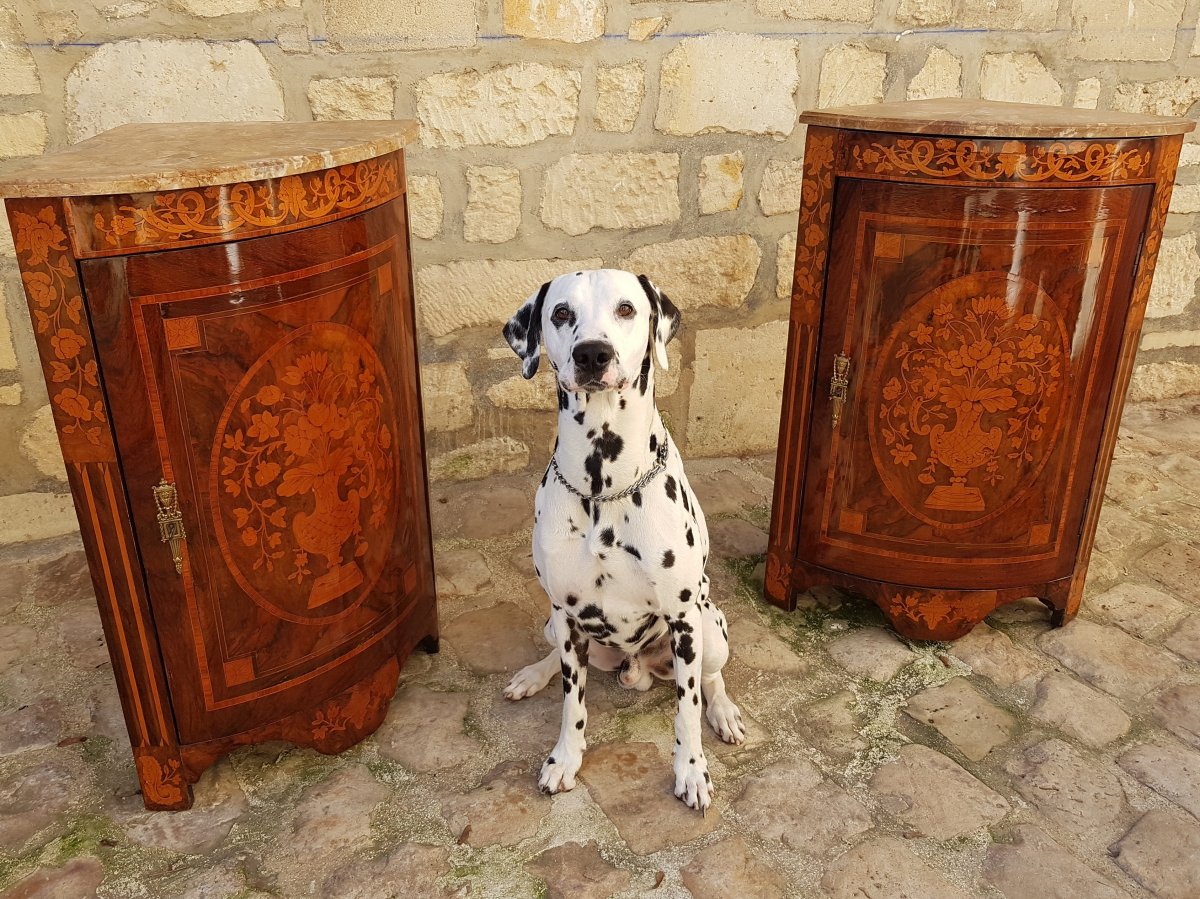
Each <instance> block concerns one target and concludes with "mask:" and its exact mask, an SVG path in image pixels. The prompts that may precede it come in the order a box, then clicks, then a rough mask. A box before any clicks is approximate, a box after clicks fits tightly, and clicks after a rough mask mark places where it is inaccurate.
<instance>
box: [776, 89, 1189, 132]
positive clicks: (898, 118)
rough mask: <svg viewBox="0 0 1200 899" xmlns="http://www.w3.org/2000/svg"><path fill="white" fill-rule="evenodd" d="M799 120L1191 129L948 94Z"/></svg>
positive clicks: (963, 127)
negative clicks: (949, 96) (956, 96)
mask: <svg viewBox="0 0 1200 899" xmlns="http://www.w3.org/2000/svg"><path fill="white" fill-rule="evenodd" d="M800 121H802V122H805V123H806V124H809V125H823V126H826V127H829V128H849V129H852V130H855V131H891V132H898V133H900V134H947V135H961V136H969V137H1030V138H1036V137H1058V138H1089V137H1099V138H1104V137H1158V136H1162V135H1165V134H1186V133H1188V132H1189V131H1191V130H1192V129H1193V128H1195V127H1196V123H1195V122H1194V121H1192V120H1191V119H1178V118H1168V117H1166V116H1156V115H1138V114H1135V113H1130V112H1114V111H1112V110H1108V109H1073V108H1071V107H1062V106H1039V105H1037V104H1034V103H1001V102H999V101H996V100H959V99H953V98H946V99H941V100H909V101H904V102H899V103H874V104H871V105H868V106H839V107H833V108H830V109H810V110H808V111H807V112H805V113H804V114H803V115H801V116H800Z"/></svg>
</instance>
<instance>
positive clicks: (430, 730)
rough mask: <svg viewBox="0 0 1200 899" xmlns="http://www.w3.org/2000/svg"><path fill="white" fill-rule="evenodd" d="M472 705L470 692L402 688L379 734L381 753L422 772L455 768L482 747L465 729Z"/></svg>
mask: <svg viewBox="0 0 1200 899" xmlns="http://www.w3.org/2000/svg"><path fill="white" fill-rule="evenodd" d="M470 702H471V699H470V696H469V695H468V694H466V693H439V692H437V691H435V690H430V689H428V688H426V687H422V686H418V685H417V684H408V685H407V686H405V687H402V688H401V689H400V691H399V692H398V693H397V694H396V697H395V699H393V700H392V704H391V706H390V707H389V708H388V713H387V717H386V718H385V719H384V721H383V724H382V725H381V726H380V728H379V730H378V731H376V733H375V736H374V740H375V741H376V743H377V744H378V745H379V754H380V755H382V756H384V757H385V758H389V759H391V760H392V761H394V762H399V763H400V764H401V765H403V766H404V767H405V768H409V769H411V770H413V771H420V772H431V771H441V770H444V769H446V768H455V767H457V766H459V765H462V764H463V763H465V762H467V761H469V760H470V759H472V758H475V757H476V756H477V755H479V753H480V751H481V747H480V745H479V743H477V742H476V741H475V740H473V739H472V738H471V737H468V736H467V735H466V733H465V732H464V730H463V720H464V719H465V718H466V716H467V708H468V707H469V705H470Z"/></svg>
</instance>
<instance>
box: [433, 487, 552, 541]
mask: <svg viewBox="0 0 1200 899" xmlns="http://www.w3.org/2000/svg"><path fill="white" fill-rule="evenodd" d="M442 499H445V500H446V502H441V500H442ZM431 516H432V519H433V530H434V534H435V535H438V536H449V535H457V536H461V537H467V538H469V539H472V540H486V539H489V538H492V537H506V536H508V535H509V534H511V533H513V532H514V531H519V530H521V529H522V528H527V527H530V526H531V525H532V524H533V500H532V498H531V497H530V496H529V495H527V494H526V493H525V492H524V491H523V490H518V489H516V488H515V487H490V488H487V489H483V490H480V489H479V488H475V489H471V490H464V489H463V488H462V487H461V486H459V485H456V486H454V487H444V488H438V487H436V486H435V488H434V500H433V505H432V506H431Z"/></svg>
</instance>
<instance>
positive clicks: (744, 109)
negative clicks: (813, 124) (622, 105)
mask: <svg viewBox="0 0 1200 899" xmlns="http://www.w3.org/2000/svg"><path fill="white" fill-rule="evenodd" d="M798 47H799V44H798V43H797V42H796V41H793V40H784V39H780V38H766V37H762V36H760V35H756V34H730V33H727V32H717V33H715V34H706V35H702V36H700V37H691V38H685V39H684V40H682V41H680V43H679V46H677V47H676V48H675V49H674V50H672V51H671V52H670V53H668V54H667V56H666V57H665V58H664V59H663V63H662V77H661V87H660V93H659V102H658V113H657V114H656V116H655V118H654V126H655V127H656V128H657V129H658V130H659V131H663V132H665V133H667V134H678V135H693V134H709V133H711V132H720V131H729V132H734V133H736V134H769V135H773V136H776V137H780V138H782V137H784V136H786V135H788V134H791V133H792V130H793V129H794V128H795V127H796V101H795V98H794V96H793V95H794V94H795V91H796V88H797V87H798V86H799V83H800V79H799V75H798V73H797V68H796V62H797V54H798Z"/></svg>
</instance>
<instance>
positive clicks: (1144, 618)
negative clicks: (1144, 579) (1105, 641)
mask: <svg viewBox="0 0 1200 899" xmlns="http://www.w3.org/2000/svg"><path fill="white" fill-rule="evenodd" d="M1087 605H1088V608H1089V609H1091V610H1092V611H1093V612H1098V613H1099V614H1100V615H1102V616H1103V617H1104V618H1106V619H1107V620H1109V621H1111V622H1112V623H1113V624H1115V625H1116V626H1117V627H1119V628H1121V630H1124V631H1128V632H1129V633H1131V634H1133V635H1134V636H1135V637H1145V636H1148V635H1149V634H1152V633H1154V632H1156V631H1159V630H1161V629H1163V628H1165V627H1166V626H1168V625H1170V624H1174V623H1175V622H1176V621H1178V620H1179V619H1180V618H1182V617H1183V616H1184V615H1185V614H1186V613H1187V611H1188V607H1187V606H1186V605H1184V604H1183V603H1181V602H1180V601H1179V600H1177V599H1176V598H1175V597H1173V596H1170V595H1168V594H1166V593H1163V592H1162V591H1161V590H1156V589H1154V588H1153V587H1150V586H1147V585H1145V584H1130V583H1121V584H1117V585H1116V586H1115V587H1113V588H1112V589H1111V590H1107V591H1105V592H1104V593H1101V594H1100V595H1099V596H1095V597H1093V598H1091V599H1090V600H1088V604H1087Z"/></svg>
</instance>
